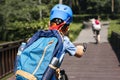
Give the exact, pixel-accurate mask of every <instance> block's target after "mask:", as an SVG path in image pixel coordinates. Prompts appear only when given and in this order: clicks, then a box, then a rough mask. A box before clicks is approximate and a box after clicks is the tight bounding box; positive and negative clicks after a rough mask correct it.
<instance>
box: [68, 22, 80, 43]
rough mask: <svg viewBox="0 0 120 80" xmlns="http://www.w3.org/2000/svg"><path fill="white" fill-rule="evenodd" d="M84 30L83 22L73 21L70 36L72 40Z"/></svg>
mask: <svg viewBox="0 0 120 80" xmlns="http://www.w3.org/2000/svg"><path fill="white" fill-rule="evenodd" d="M81 30H82V23H75V22H73V23H72V24H71V25H70V31H69V38H70V40H71V41H74V40H75V39H76V38H77V36H78V35H79V33H80V31H81Z"/></svg>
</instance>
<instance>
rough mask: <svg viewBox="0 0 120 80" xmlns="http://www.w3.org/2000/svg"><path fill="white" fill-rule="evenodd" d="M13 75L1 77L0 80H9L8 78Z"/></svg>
mask: <svg viewBox="0 0 120 80" xmlns="http://www.w3.org/2000/svg"><path fill="white" fill-rule="evenodd" d="M13 75H14V73H10V74H8V75H6V76H5V77H3V78H2V79H0V80H7V79H8V78H10V77H11V76H13Z"/></svg>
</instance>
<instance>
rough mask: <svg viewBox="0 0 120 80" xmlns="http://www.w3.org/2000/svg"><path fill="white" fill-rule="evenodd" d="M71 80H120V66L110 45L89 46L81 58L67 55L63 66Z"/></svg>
mask: <svg viewBox="0 0 120 80" xmlns="http://www.w3.org/2000/svg"><path fill="white" fill-rule="evenodd" d="M62 68H63V69H65V71H66V73H67V75H68V78H69V80H120V66H119V62H118V60H117V58H116V55H115V53H114V51H112V48H111V46H110V44H108V43H101V44H98V45H96V44H88V49H87V52H86V54H85V55H84V56H83V57H81V58H75V57H73V56H69V55H66V56H65V58H64V61H63V64H62Z"/></svg>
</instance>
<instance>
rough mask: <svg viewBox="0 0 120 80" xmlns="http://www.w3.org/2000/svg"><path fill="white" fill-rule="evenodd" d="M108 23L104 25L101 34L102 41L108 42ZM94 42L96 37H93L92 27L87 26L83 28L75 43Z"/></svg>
mask: <svg viewBox="0 0 120 80" xmlns="http://www.w3.org/2000/svg"><path fill="white" fill-rule="evenodd" d="M108 27H109V26H108V25H105V26H103V27H102V29H101V32H100V35H101V43H103V42H108V40H107V32H108ZM84 42H85V43H94V42H95V39H94V38H93V32H92V28H90V27H89V28H85V29H83V30H82V31H81V32H80V34H79V36H78V38H77V39H76V40H75V41H74V43H84Z"/></svg>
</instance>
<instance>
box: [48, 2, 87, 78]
mask: <svg viewBox="0 0 120 80" xmlns="http://www.w3.org/2000/svg"><path fill="white" fill-rule="evenodd" d="M72 16H73V13H72V9H71V8H70V7H69V6H67V5H63V4H57V5H55V6H54V7H53V8H52V10H51V12H50V24H49V30H57V31H58V32H59V33H60V35H61V37H62V38H63V50H62V51H63V55H62V56H61V59H60V62H62V60H63V57H64V55H65V54H66V53H69V54H70V55H71V56H75V57H78V58H80V57H81V56H82V55H83V54H84V52H85V51H86V45H83V46H82V45H78V46H76V47H75V46H74V44H73V43H72V42H71V41H70V40H69V38H68V37H67V36H65V35H66V34H67V32H68V29H69V25H70V23H71V22H72ZM56 71H57V72H58V73H59V71H60V70H59V69H57V70H56ZM58 77H59V76H58ZM52 80H54V79H52Z"/></svg>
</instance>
